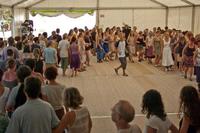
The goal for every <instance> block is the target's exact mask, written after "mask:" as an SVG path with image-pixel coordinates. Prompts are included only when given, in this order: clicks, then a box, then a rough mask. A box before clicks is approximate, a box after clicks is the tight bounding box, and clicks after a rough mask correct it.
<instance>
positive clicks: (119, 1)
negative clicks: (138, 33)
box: [0, 0, 200, 33]
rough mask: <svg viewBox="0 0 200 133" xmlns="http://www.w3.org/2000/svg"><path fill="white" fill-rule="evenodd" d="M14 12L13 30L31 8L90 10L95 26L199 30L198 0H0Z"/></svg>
mask: <svg viewBox="0 0 200 133" xmlns="http://www.w3.org/2000/svg"><path fill="white" fill-rule="evenodd" d="M0 5H1V8H10V9H11V10H12V11H13V14H14V25H13V26H14V28H15V30H14V31H17V29H18V28H19V24H20V23H21V22H22V21H24V20H25V19H27V18H28V14H29V11H31V10H49V9H51V10H73V9H74V10H86V9H87V10H90V9H91V10H94V11H96V14H97V17H96V18H97V20H96V21H97V25H99V26H100V27H102V28H105V27H107V26H113V25H116V26H122V23H126V24H128V25H130V26H133V25H135V26H137V27H138V28H139V29H141V30H143V29H144V28H152V27H158V26H160V27H164V26H169V27H170V28H176V29H181V30H190V31H193V32H194V33H200V13H199V12H200V0H0Z"/></svg>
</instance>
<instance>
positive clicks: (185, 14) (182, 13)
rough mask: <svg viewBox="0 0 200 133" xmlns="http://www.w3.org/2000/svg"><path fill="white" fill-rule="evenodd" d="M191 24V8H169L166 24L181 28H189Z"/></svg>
mask: <svg viewBox="0 0 200 133" xmlns="http://www.w3.org/2000/svg"><path fill="white" fill-rule="evenodd" d="M191 25H192V8H191V7H184V8H169V18H168V26H169V27H170V28H176V29H181V30H190V31H191Z"/></svg>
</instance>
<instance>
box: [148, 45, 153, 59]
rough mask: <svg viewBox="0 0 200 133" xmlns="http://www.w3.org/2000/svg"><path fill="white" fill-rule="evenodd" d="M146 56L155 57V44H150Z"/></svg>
mask: <svg viewBox="0 0 200 133" xmlns="http://www.w3.org/2000/svg"><path fill="white" fill-rule="evenodd" d="M146 57H147V58H154V57H155V56H154V55H153V46H149V47H148V48H147V49H146Z"/></svg>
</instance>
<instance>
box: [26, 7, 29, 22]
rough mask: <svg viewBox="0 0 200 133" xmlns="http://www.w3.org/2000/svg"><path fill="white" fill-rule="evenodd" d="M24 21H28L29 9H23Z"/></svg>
mask: <svg viewBox="0 0 200 133" xmlns="http://www.w3.org/2000/svg"><path fill="white" fill-rule="evenodd" d="M25 19H26V20H29V9H27V8H26V9H25Z"/></svg>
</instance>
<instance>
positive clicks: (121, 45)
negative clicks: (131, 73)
mask: <svg viewBox="0 0 200 133" xmlns="http://www.w3.org/2000/svg"><path fill="white" fill-rule="evenodd" d="M119 36H120V41H119V42H118V46H117V51H118V57H119V61H120V63H121V65H120V66H119V67H117V68H115V73H116V74H117V75H118V70H119V69H120V68H122V70H123V76H128V74H126V72H125V71H126V66H127V61H126V54H125V50H126V42H125V34H124V33H120V34H119Z"/></svg>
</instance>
